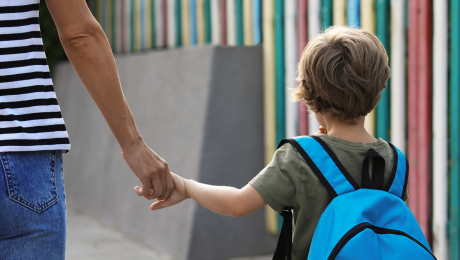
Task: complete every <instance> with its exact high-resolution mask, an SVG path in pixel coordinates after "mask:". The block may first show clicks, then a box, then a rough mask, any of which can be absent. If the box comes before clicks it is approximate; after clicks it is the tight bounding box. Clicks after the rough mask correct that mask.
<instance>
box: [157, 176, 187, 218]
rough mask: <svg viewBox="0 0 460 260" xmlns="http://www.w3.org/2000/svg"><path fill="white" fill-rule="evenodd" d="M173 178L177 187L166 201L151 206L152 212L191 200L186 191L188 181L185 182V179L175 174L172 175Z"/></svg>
mask: <svg viewBox="0 0 460 260" xmlns="http://www.w3.org/2000/svg"><path fill="white" fill-rule="evenodd" d="M171 176H172V178H173V180H174V185H175V186H174V190H173V192H172V194H171V196H169V197H168V198H166V199H165V200H159V201H157V202H155V203H153V204H152V205H151V206H150V209H151V210H157V209H162V208H166V207H169V206H172V205H175V204H178V203H180V202H182V201H184V200H186V199H188V198H190V197H189V196H187V194H186V191H185V182H186V181H187V180H185V179H184V178H182V177H180V176H179V175H176V174H174V173H171Z"/></svg>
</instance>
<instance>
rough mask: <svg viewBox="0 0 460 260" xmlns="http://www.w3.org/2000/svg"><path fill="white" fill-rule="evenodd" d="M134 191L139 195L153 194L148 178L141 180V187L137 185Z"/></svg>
mask: <svg viewBox="0 0 460 260" xmlns="http://www.w3.org/2000/svg"><path fill="white" fill-rule="evenodd" d="M134 191H135V192H136V193H137V195H139V196H149V195H150V194H153V189H152V188H151V186H150V181H148V180H144V181H143V182H142V187H139V186H136V187H134Z"/></svg>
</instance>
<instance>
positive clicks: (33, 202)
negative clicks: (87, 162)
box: [0, 151, 59, 213]
mask: <svg viewBox="0 0 460 260" xmlns="http://www.w3.org/2000/svg"><path fill="white" fill-rule="evenodd" d="M0 157H1V163H2V166H3V170H4V173H5V179H6V185H7V188H8V195H9V198H10V199H11V200H13V201H15V202H17V203H19V204H21V205H23V206H24V207H27V208H29V209H31V210H33V211H35V212H37V213H41V212H43V211H45V210H46V209H48V208H49V207H51V206H53V205H54V204H56V202H58V200H59V198H58V196H57V191H56V176H55V167H56V165H55V164H56V151H39V152H15V153H2V154H0ZM58 170H59V169H58Z"/></svg>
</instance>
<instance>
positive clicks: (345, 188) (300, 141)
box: [278, 136, 359, 198]
mask: <svg viewBox="0 0 460 260" xmlns="http://www.w3.org/2000/svg"><path fill="white" fill-rule="evenodd" d="M287 142H288V143H290V144H291V145H293V146H294V147H295V148H296V150H297V151H298V152H299V153H300V155H302V157H303V158H304V160H305V161H306V162H307V164H308V165H309V166H310V168H311V169H312V170H313V172H314V173H315V175H316V176H317V177H318V179H319V180H320V181H321V183H322V184H323V185H324V187H325V188H326V190H327V191H328V192H329V194H330V195H331V197H332V198H335V197H337V196H338V195H341V194H344V193H348V192H351V191H354V190H357V189H359V186H358V184H357V183H356V182H355V181H354V180H353V178H352V177H351V175H350V174H349V173H348V172H347V170H346V169H345V167H343V165H342V163H341V162H340V161H339V159H338V158H337V156H336V155H335V154H334V153H333V152H332V150H331V149H330V148H329V146H327V145H326V143H325V142H324V141H323V140H321V139H320V138H319V137H316V136H313V137H310V136H299V137H294V138H292V139H283V140H282V141H281V142H280V144H279V146H278V147H281V146H282V145H283V144H285V143H287Z"/></svg>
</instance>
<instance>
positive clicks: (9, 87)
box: [0, 0, 70, 152]
mask: <svg viewBox="0 0 460 260" xmlns="http://www.w3.org/2000/svg"><path fill="white" fill-rule="evenodd" d="M39 2H40V0H0V152H14V151H40V150H69V149H70V142H69V137H68V134H67V131H66V128H65V125H64V120H63V119H62V115H61V111H60V108H59V105H58V103H57V99H56V94H55V93H54V89H53V82H52V80H51V75H50V73H49V68H48V64H47V62H46V56H45V52H44V49H43V42H42V38H41V35H40V26H39V24H38V9H39V4H40V3H39Z"/></svg>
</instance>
